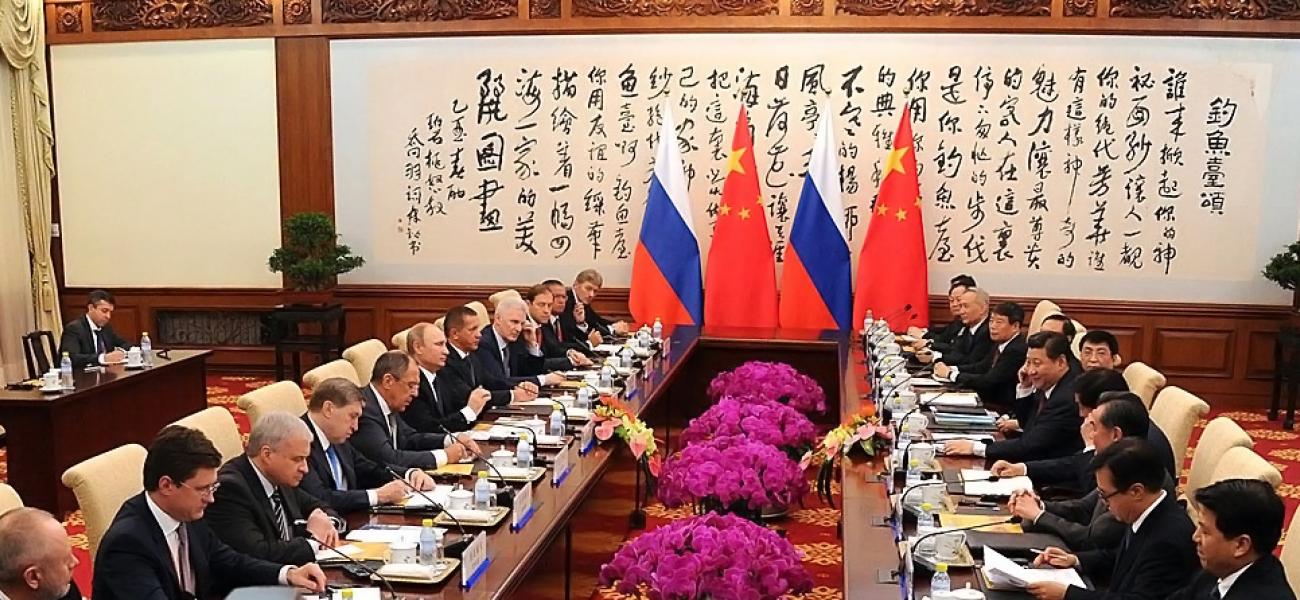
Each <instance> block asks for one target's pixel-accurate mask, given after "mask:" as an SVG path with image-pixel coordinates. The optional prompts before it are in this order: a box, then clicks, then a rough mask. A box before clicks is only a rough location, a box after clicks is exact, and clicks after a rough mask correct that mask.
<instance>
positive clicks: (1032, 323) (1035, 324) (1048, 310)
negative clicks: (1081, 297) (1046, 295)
mask: <svg viewBox="0 0 1300 600" xmlns="http://www.w3.org/2000/svg"><path fill="white" fill-rule="evenodd" d="M1059 314H1063V313H1062V312H1061V307H1060V306H1057V305H1056V303H1055V302H1052V301H1051V300H1040V301H1039V302H1038V306H1035V307H1034V312H1033V314H1032V315H1030V317H1029V334H1030V335H1033V334H1035V333H1038V330H1039V329H1042V328H1043V320H1044V319H1046V318H1047V315H1059Z"/></svg>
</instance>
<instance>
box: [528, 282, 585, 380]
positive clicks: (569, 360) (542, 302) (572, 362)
mask: <svg viewBox="0 0 1300 600" xmlns="http://www.w3.org/2000/svg"><path fill="white" fill-rule="evenodd" d="M524 302H527V303H528V323H529V325H531V326H533V327H534V328H535V329H536V330H537V332H538V333H539V334H540V335H541V339H542V342H541V343H542V356H543V357H544V358H545V359H546V368H547V369H550V370H557V369H559V370H562V369H574V368H580V367H590V366H591V364H592V363H591V359H590V358H588V357H587V355H586V354H583V353H582V352H581V351H579V350H577V349H575V348H572V347H569V346H568V345H566V344H564V342H562V341H560V340H561V335H562V333H561V331H560V327H559V326H558V320H557V319H553V318H552V312H551V306H552V305H553V304H555V295H554V294H552V293H551V288H550V287H549V286H547V285H546V284H543V283H539V284H537V285H535V286H533V287H531V288H529V290H528V292H527V293H526V294H524Z"/></svg>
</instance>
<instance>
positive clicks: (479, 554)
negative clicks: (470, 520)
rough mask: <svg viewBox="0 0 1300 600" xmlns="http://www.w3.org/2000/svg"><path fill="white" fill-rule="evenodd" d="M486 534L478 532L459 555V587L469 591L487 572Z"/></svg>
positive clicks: (488, 561)
mask: <svg viewBox="0 0 1300 600" xmlns="http://www.w3.org/2000/svg"><path fill="white" fill-rule="evenodd" d="M487 537H488V536H487V533H486V532H479V533H478V534H477V535H475V536H474V541H473V542H470V544H469V546H468V547H467V548H465V552H464V553H463V554H461V555H460V587H463V588H465V589H469V588H471V587H474V583H475V582H477V581H478V580H479V578H480V577H482V576H483V574H484V573H486V572H487V567H488V563H491V562H492V561H490V560H488V555H487Z"/></svg>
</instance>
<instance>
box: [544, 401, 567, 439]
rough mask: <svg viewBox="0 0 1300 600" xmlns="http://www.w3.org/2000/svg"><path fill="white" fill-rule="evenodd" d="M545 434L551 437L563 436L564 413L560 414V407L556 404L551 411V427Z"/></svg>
mask: <svg viewBox="0 0 1300 600" xmlns="http://www.w3.org/2000/svg"><path fill="white" fill-rule="evenodd" d="M547 433H550V434H551V435H559V436H562V435H564V413H562V412H560V405H559V404H556V405H555V409H554V410H552V411H551V426H550V427H549V428H548V430H547Z"/></svg>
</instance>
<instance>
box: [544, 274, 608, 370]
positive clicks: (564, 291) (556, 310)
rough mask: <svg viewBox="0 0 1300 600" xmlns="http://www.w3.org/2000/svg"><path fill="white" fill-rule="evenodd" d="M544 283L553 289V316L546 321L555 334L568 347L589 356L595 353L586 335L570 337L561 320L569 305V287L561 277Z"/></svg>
mask: <svg viewBox="0 0 1300 600" xmlns="http://www.w3.org/2000/svg"><path fill="white" fill-rule="evenodd" d="M542 285H544V286H546V289H548V290H550V291H551V316H550V317H549V318H548V319H546V321H547V322H548V323H550V330H551V332H552V334H553V336H554V337H555V338H556V339H557V340H559V342H560V344H561V345H563V346H564V347H565V348H567V349H573V350H577V351H578V352H581V353H582V354H583V355H584V356H587V357H591V356H593V355H595V353H596V351H595V350H592V349H591V342H590V341H588V340H587V338H586V337H576V338H575V337H570V336H569V334H568V332H566V331H565V330H564V325H563V323H561V321H560V316H561V315H563V314H564V311H565V310H567V309H568V307H569V290H568V288H566V287H564V283H563V282H561V281H560V280H559V279H547V280H546V281H543V282H542ZM583 316H586V315H585V314H584V315H583Z"/></svg>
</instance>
